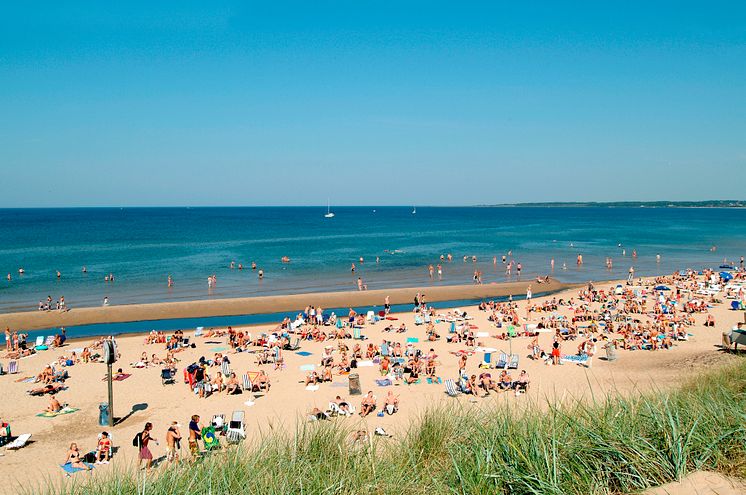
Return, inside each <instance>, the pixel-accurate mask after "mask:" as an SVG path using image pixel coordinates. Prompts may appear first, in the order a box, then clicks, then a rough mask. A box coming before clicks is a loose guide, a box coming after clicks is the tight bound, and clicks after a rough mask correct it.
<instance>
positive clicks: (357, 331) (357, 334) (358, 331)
mask: <svg viewBox="0 0 746 495" xmlns="http://www.w3.org/2000/svg"><path fill="white" fill-rule="evenodd" d="M352 338H353V339H355V340H365V337H363V330H362V328H359V327H355V328H353V329H352Z"/></svg>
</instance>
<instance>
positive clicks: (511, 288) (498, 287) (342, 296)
mask: <svg viewBox="0 0 746 495" xmlns="http://www.w3.org/2000/svg"><path fill="white" fill-rule="evenodd" d="M529 285H532V287H533V290H534V291H535V292H536V293H539V292H554V291H557V290H560V289H562V288H564V287H567V285H566V284H562V283H561V282H558V281H557V280H551V279H550V281H549V282H547V283H543V284H538V285H537V283H536V281H535V280H526V281H522V282H508V283H500V284H495V283H493V284H484V285H448V286H432V285H423V286H421V287H410V288H405V289H378V290H366V291H345V292H325V293H318V294H293V295H285V296H262V297H245V298H226V299H212V300H196V301H188V302H169V303H152V304H128V305H115V304H113V305H111V306H106V307H103V306H102V307H97V308H73V309H70V310H69V311H65V312H60V311H56V310H54V311H27V312H19V313H5V314H0V327H2V328H4V327H10V328H12V329H23V330H37V329H42V328H52V327H60V326H72V325H89V324H92V323H115V322H126V321H144V320H157V319H168V318H201V317H207V316H233V315H251V314H263V313H277V312H281V311H300V310H302V309H303V308H305V307H306V306H308V305H309V304H310V305H312V306H316V307H322V308H346V307H349V306H354V307H359V306H381V307H382V306H383V300H384V298H385V297H386V296H389V299H390V301H391V304H404V303H411V302H412V300H413V298H414V295H415V294H416V293H418V292H419V293H423V294H426V295H427V301H428V302H438V301H454V300H460V299H479V298H490V297H499V296H509V295H511V294H512V295H521V294H525V293H526V287H528V286H529Z"/></svg>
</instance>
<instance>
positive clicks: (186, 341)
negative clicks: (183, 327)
mask: <svg viewBox="0 0 746 495" xmlns="http://www.w3.org/2000/svg"><path fill="white" fill-rule="evenodd" d="M181 347H189V337H184V338H183V339H182V340H181Z"/></svg>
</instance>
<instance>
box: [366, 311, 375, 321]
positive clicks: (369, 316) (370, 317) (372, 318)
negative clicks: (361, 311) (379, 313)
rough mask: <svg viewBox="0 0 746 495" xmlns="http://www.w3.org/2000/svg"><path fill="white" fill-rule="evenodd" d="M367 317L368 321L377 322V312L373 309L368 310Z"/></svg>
mask: <svg viewBox="0 0 746 495" xmlns="http://www.w3.org/2000/svg"><path fill="white" fill-rule="evenodd" d="M365 319H366V320H367V321H368V323H375V322H376V314H375V313H374V312H373V311H368V312H367V313H366V314H365Z"/></svg>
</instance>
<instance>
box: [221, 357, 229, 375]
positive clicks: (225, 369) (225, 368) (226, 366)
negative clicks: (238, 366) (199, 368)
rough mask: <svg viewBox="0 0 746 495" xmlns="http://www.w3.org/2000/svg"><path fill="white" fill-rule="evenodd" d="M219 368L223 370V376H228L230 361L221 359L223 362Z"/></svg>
mask: <svg viewBox="0 0 746 495" xmlns="http://www.w3.org/2000/svg"><path fill="white" fill-rule="evenodd" d="M220 368H221V369H222V371H223V376H224V377H226V378H228V377H229V376H231V363H229V362H228V361H223V364H222V365H220Z"/></svg>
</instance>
